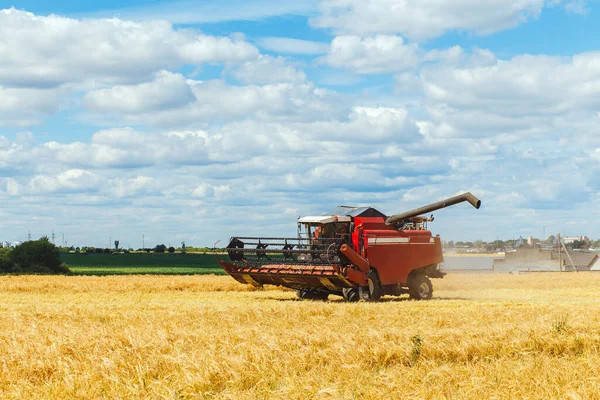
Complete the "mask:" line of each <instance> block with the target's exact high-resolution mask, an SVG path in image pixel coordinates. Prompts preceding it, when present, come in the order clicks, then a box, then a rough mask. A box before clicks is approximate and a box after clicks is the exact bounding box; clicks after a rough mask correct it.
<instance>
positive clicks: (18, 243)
mask: <svg viewBox="0 0 600 400" xmlns="http://www.w3.org/2000/svg"><path fill="white" fill-rule="evenodd" d="M22 244H23V242H19V241H16V242H14V243H13V244H12V247H17V246H20V245H22Z"/></svg>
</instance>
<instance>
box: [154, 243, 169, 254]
mask: <svg viewBox="0 0 600 400" xmlns="http://www.w3.org/2000/svg"><path fill="white" fill-rule="evenodd" d="M166 250H167V246H165V245H164V244H159V245H158V246H156V247H155V248H154V252H155V253H164V252H165V251H166Z"/></svg>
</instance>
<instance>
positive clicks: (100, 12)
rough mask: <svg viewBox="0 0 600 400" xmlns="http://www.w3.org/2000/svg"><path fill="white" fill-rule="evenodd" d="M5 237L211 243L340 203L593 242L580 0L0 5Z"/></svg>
mask: <svg viewBox="0 0 600 400" xmlns="http://www.w3.org/2000/svg"><path fill="white" fill-rule="evenodd" d="M3 8H4V11H0V35H2V37H3V38H5V39H4V40H3V43H0V201H2V204H3V207H2V210H0V213H2V214H4V215H3V218H2V219H1V221H2V222H0V239H1V240H11V241H15V240H23V239H25V238H26V237H27V235H28V232H31V234H32V236H34V237H39V236H41V235H50V234H51V232H52V230H54V231H55V232H57V233H60V234H61V238H62V234H63V233H64V234H65V237H66V238H67V241H68V242H70V243H72V244H76V245H85V244H90V245H98V246H100V245H104V244H105V243H106V244H108V238H113V240H114V239H118V240H120V241H121V243H122V244H124V245H126V246H128V247H129V246H131V247H136V248H137V247H139V246H141V237H142V235H144V236H145V237H146V243H152V244H154V243H165V244H178V243H180V242H181V241H184V240H185V241H186V242H188V243H189V244H193V245H210V244H212V243H214V242H215V241H217V240H222V241H226V240H227V239H228V238H229V236H232V235H235V234H249V235H250V234H266V233H269V234H271V233H273V234H278V235H285V234H293V231H294V229H295V219H296V218H297V216H298V215H303V214H315V213H320V212H324V211H327V210H328V209H331V208H333V206H335V205H337V204H360V205H371V206H374V207H376V208H379V209H380V210H381V211H383V212H384V213H394V212H396V211H402V210H405V209H407V208H411V207H415V206H418V205H422V204H424V203H428V202H431V201H436V200H438V199H440V198H443V197H446V196H451V195H454V194H456V193H458V192H462V191H467V190H470V191H472V192H473V193H475V194H476V195H478V196H479V197H481V198H482V200H483V203H484V207H482V209H481V210H479V211H477V212H475V211H473V210H471V209H468V208H466V207H455V208H454V209H451V210H444V211H442V212H440V213H439V215H438V216H437V218H436V222H435V223H434V225H433V226H432V228H433V230H434V231H435V233H439V234H441V235H442V236H443V238H445V239H448V240H450V239H453V240H475V239H484V240H494V239H496V237H505V238H512V237H515V236H519V235H522V236H529V235H533V236H541V235H542V232H544V231H545V232H546V233H547V234H550V233H555V232H559V231H560V232H563V233H567V234H578V235H579V234H583V235H589V236H592V237H600V228H598V227H597V224H587V223H586V222H587V221H589V220H597V219H598V217H600V211H599V210H600V209H599V208H598V206H597V204H598V200H600V195H599V194H598V188H599V187H600V175H599V174H600V135H599V134H598V132H599V121H600V52H599V51H598V50H600V49H598V44H597V40H596V38H597V37H598V34H599V33H600V32H599V30H600V24H599V23H598V22H599V17H598V12H600V11H599V6H598V3H597V2H595V1H583V0H546V1H544V0H518V1H517V0H497V1H494V2H481V1H478V0H460V1H456V2H445V1H442V0H431V1H429V2H421V1H416V0H407V1H402V2H400V1H398V0H368V1H364V0H336V1H333V0H313V1H305V2H298V1H291V0H282V1H278V2H276V3H274V2H272V1H266V0H260V1H259V0H254V1H243V2H242V1H237V0H235V1H234V0H230V1H180V2H162V1H128V2H119V1H103V2H70V1H56V2H52V3H48V2H40V1H21V2H13V3H0V9H3Z"/></svg>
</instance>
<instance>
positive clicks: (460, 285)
mask: <svg viewBox="0 0 600 400" xmlns="http://www.w3.org/2000/svg"><path fill="white" fill-rule="evenodd" d="M599 292H600V274H594V273H569V274H567V273H565V274H557V273H554V274H552V273H548V274H527V275H523V274H521V275H494V274H480V275H475V274H464V275H463V274H455V275H449V276H447V277H446V278H444V279H443V280H435V281H434V299H433V300H431V301H422V302H419V301H410V300H407V299H404V298H400V299H397V298H388V297H386V298H384V299H383V301H382V302H379V303H366V302H361V303H345V302H343V301H341V299H340V298H338V297H336V296H331V299H330V301H328V302H312V301H299V300H296V299H295V296H294V293H293V292H290V291H283V290H279V289H277V288H267V289H265V290H252V289H251V288H249V287H245V286H242V285H240V284H238V283H237V282H235V281H234V280H233V279H231V278H229V277H217V276H188V277H182V276H163V277H161V276H127V277H125V276H120V277H119V276H113V277H29V276H18V277H11V276H4V277H0V324H1V326H2V330H1V331H0V355H1V358H0V397H1V398H19V399H115V398H126V399H129V398H133V399H180V398H181V399H213V398H214V399H265V398H275V399H380V398H391V399H407V398H417V399H487V398H490V399H514V398H528V399H552V398H556V399H559V398H564V399H594V398H600V377H599V376H598V369H599V368H600V355H599V351H600V302H599V301H598V299H599V297H600V296H599Z"/></svg>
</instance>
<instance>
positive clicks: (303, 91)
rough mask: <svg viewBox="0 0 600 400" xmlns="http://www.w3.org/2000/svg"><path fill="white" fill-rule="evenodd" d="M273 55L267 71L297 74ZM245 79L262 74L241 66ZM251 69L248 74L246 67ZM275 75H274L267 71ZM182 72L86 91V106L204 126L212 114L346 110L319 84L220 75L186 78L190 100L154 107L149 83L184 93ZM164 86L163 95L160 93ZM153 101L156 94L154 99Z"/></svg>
mask: <svg viewBox="0 0 600 400" xmlns="http://www.w3.org/2000/svg"><path fill="white" fill-rule="evenodd" d="M277 63H278V62H277V61H276V60H275V67H274V69H273V71H279V72H282V74H281V75H280V77H279V78H280V79H285V78H294V77H296V78H298V79H301V78H302V77H303V74H301V73H298V72H297V71H295V70H291V69H289V70H288V69H287V68H285V67H284V68H283V69H278V67H279V65H278V64H277ZM243 70H244V71H245V74H244V73H243V74H242V75H244V76H245V77H246V78H247V79H256V80H258V81H260V80H264V79H267V77H265V76H261V75H260V71H256V70H254V69H253V66H252V67H249V68H246V69H243ZM252 71H254V72H256V75H254V76H252V74H251V72H252ZM273 78H275V77H273ZM182 79H183V78H182V77H179V78H177V77H175V76H172V75H169V79H168V80H165V79H163V77H160V76H159V77H157V78H156V79H155V81H154V82H153V83H151V84H143V85H135V86H130V87H127V88H125V87H117V88H111V89H103V90H99V91H92V92H90V93H89V94H88V95H87V96H86V102H85V105H86V108H87V110H88V111H89V112H90V113H91V114H92V115H95V116H97V118H99V119H100V120H105V119H107V118H119V119H120V120H121V121H122V122H123V123H125V124H137V123H145V124H150V125H154V126H166V127H170V128H174V127H185V126H204V125H205V124H207V123H208V122H210V121H212V120H213V119H220V120H229V121H231V120H236V119H245V118H249V117H251V116H255V117H258V118H261V119H267V118H269V119H284V120H311V119H315V118H316V119H320V118H322V117H324V116H331V117H334V118H335V117H337V116H340V115H343V113H344V112H345V111H346V108H345V102H344V101H343V99H341V98H340V96H338V95H337V94H335V93H333V92H330V91H328V90H324V89H319V88H317V87H315V85H314V84H312V83H308V82H281V83H272V84H267V85H262V86H258V85H248V86H231V85H228V84H226V83H225V82H223V81H206V82H201V81H193V80H187V85H188V86H189V90H190V91H191V92H192V93H193V96H194V98H193V101H191V102H189V103H188V104H185V105H183V106H180V107H177V108H172V109H168V108H162V109H160V110H157V109H156V108H155V107H154V106H155V101H153V100H148V101H145V100H143V99H145V98H146V93H147V92H148V88H152V90H153V93H156V96H157V99H161V98H163V97H166V98H169V97H170V96H171V95H168V93H175V95H174V97H175V98H184V99H187V90H186V89H185V88H184V87H183V86H182V85H181V81H182ZM162 92H165V95H164V96H163V95H162V94H161V93H162ZM157 101H158V100H157Z"/></svg>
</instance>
